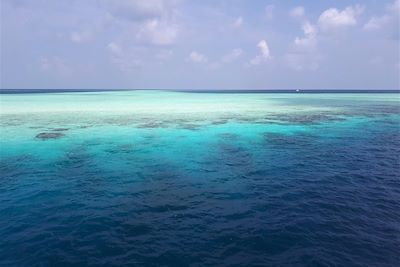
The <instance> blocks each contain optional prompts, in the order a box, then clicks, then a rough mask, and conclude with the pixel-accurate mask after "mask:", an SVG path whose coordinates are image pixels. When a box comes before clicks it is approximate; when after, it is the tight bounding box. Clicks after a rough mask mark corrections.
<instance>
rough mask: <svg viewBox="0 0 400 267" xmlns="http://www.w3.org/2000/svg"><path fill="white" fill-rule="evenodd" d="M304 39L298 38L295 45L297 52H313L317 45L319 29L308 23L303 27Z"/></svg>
mask: <svg viewBox="0 0 400 267" xmlns="http://www.w3.org/2000/svg"><path fill="white" fill-rule="evenodd" d="M302 29H303V32H304V37H296V39H295V40H294V44H295V46H296V50H299V49H300V50H311V49H314V48H315V47H316V44H317V32H318V30H317V27H316V26H315V25H312V24H311V23H310V22H308V21H306V22H305V23H304V24H303V26H302Z"/></svg>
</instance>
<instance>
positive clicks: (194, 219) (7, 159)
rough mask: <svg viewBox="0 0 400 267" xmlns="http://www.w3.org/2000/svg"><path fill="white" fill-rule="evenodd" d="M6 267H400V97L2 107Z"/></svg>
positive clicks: (17, 101)
mask: <svg viewBox="0 0 400 267" xmlns="http://www.w3.org/2000/svg"><path fill="white" fill-rule="evenodd" d="M0 266H2V267H3V266H29V267H33V266H379V267H384V266H393V267H394V266H400V94H399V93H365V92H364V93H360V92H358V93H323V92H321V93H318V94H311V93H301V92H300V93H265V92H261V93H244V92H237V93H233V92H231V93H218V92H211V91H209V92H205V93H204V92H203V93H198V92H172V91H169V92H165V91H140V90H139V91H110V92H107V91H98V92H65V91H64V92H59V93H43V92H39V93H26V92H23V93H20V94H0Z"/></svg>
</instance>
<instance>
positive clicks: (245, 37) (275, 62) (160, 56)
mask: <svg viewBox="0 0 400 267" xmlns="http://www.w3.org/2000/svg"><path fill="white" fill-rule="evenodd" d="M0 8H1V18H0V22H1V24H0V29H1V39H0V45H1V46H0V50H1V58H0V87H1V88H52V89H56V88H87V89H90V88H135V89H147V88H153V89H162V88H166V89H202V88H206V89H292V88H296V89H297V88H299V89H306V88H308V89H317V88H322V89H399V88H400V81H399V71H400V56H399V53H400V52H399V39H400V33H399V13H400V1H399V0H396V1H394V0H369V1H340V0H335V1H333V0H326V1H305V0H303V1H300V0H299V1H282V0H281V1H260V0H252V1H248V0H203V1H195V0H140V1H139V0H84V1H82V0H68V1H67V0H60V1H51V0H1V2H0Z"/></svg>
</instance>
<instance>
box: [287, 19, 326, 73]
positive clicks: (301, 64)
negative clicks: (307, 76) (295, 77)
mask: <svg viewBox="0 0 400 267" xmlns="http://www.w3.org/2000/svg"><path fill="white" fill-rule="evenodd" d="M302 30H303V34H304V36H302V37H296V38H295V40H294V42H293V45H292V47H291V50H290V51H289V52H288V53H287V54H286V55H285V61H286V63H287V65H288V66H289V67H290V68H292V69H295V70H298V71H300V70H317V69H318V67H319V64H318V60H319V55H318V51H317V34H318V29H317V26H316V25H313V24H311V23H310V22H308V21H306V22H304V23H303V25H302Z"/></svg>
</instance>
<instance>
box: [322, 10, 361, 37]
mask: <svg viewBox="0 0 400 267" xmlns="http://www.w3.org/2000/svg"><path fill="white" fill-rule="evenodd" d="M363 10H364V8H363V7H362V6H360V5H356V6H354V7H353V6H348V7H346V8H345V9H344V10H338V9H336V8H329V9H327V10H325V11H324V12H323V13H322V14H321V15H320V16H319V18H318V25H319V27H320V28H321V30H323V31H328V30H333V29H336V28H344V27H347V26H354V25H356V24H357V19H358V16H359V15H360V14H361V13H362V12H363Z"/></svg>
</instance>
